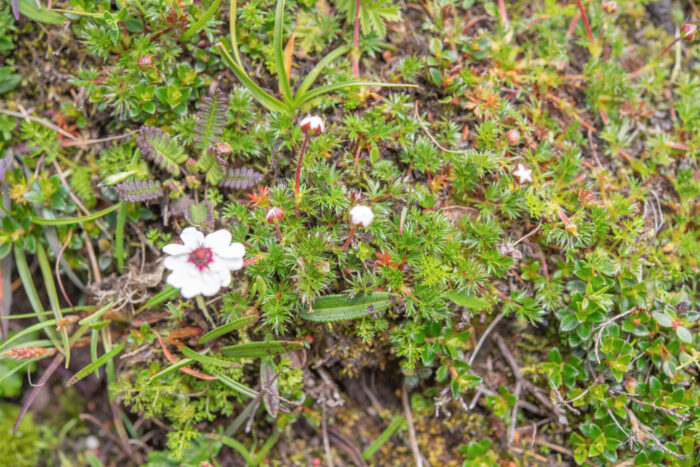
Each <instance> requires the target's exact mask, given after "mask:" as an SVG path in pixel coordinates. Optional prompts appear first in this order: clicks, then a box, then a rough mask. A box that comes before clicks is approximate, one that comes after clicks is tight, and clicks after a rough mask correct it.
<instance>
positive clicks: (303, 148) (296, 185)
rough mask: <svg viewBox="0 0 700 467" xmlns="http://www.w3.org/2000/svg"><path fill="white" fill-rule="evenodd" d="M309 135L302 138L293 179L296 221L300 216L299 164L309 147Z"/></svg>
mask: <svg viewBox="0 0 700 467" xmlns="http://www.w3.org/2000/svg"><path fill="white" fill-rule="evenodd" d="M309 138H310V136H309V134H308V133H307V134H306V135H305V136H304V142H303V143H301V149H299V160H298V161H297V173H296V177H295V178H294V210H295V212H296V215H297V219H299V217H300V216H301V213H300V212H299V201H300V195H299V179H300V178H301V164H302V162H303V160H304V153H305V152H306V147H307V146H308V145H309Z"/></svg>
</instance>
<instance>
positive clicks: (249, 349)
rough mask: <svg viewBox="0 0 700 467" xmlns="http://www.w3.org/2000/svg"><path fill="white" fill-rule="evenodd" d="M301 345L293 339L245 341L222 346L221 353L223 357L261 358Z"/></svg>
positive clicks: (295, 348)
mask: <svg viewBox="0 0 700 467" xmlns="http://www.w3.org/2000/svg"><path fill="white" fill-rule="evenodd" d="M302 347H304V345H303V344H302V343H301V342H294V341H267V342H246V343H245V344H236V345H229V346H228V347H222V348H221V353H222V354H223V355H224V356H225V357H231V358H261V357H271V356H273V355H277V354H281V353H287V352H294V351H295V350H300V349H301V348H302Z"/></svg>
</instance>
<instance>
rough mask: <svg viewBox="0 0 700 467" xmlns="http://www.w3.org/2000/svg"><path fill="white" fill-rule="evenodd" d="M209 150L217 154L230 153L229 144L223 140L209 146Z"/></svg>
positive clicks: (225, 154)
mask: <svg viewBox="0 0 700 467" xmlns="http://www.w3.org/2000/svg"><path fill="white" fill-rule="evenodd" d="M209 150H210V151H211V152H213V153H214V154H215V155H217V156H228V155H229V154H231V145H230V144H228V143H226V142H224V141H220V142H218V143H216V144H213V145H211V146H209Z"/></svg>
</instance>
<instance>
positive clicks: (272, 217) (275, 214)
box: [265, 206, 284, 223]
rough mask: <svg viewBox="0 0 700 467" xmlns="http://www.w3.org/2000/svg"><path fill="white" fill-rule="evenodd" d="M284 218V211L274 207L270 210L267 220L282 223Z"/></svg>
mask: <svg viewBox="0 0 700 467" xmlns="http://www.w3.org/2000/svg"><path fill="white" fill-rule="evenodd" d="M283 217H284V211H283V210H281V209H280V208H278V207H277V206H272V207H271V208H270V209H268V211H267V215H266V216H265V220H266V221H267V222H270V223H277V222H279V221H281V220H282V218H283Z"/></svg>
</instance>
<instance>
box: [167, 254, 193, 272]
mask: <svg viewBox="0 0 700 467" xmlns="http://www.w3.org/2000/svg"><path fill="white" fill-rule="evenodd" d="M163 266H165V267H166V268H167V269H170V270H171V271H176V270H177V271H184V270H186V269H189V268H188V266H191V267H192V268H194V266H193V265H192V263H190V262H189V261H187V256H184V255H178V256H166V257H165V261H163Z"/></svg>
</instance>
